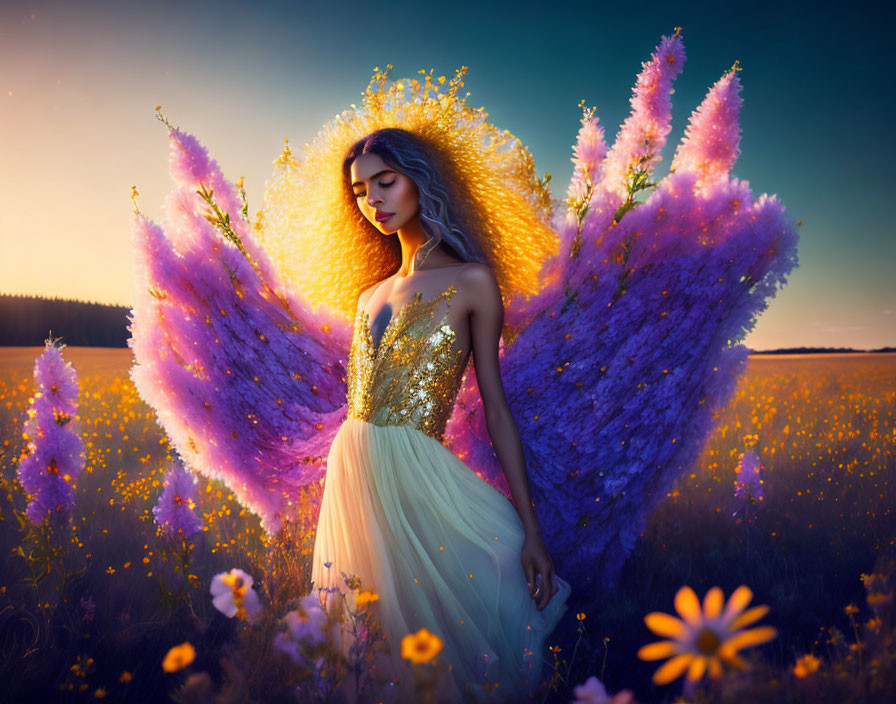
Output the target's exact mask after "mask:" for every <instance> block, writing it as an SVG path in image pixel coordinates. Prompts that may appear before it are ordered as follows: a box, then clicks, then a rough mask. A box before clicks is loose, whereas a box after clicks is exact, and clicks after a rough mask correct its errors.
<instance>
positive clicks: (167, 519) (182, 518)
mask: <svg viewBox="0 0 896 704" xmlns="http://www.w3.org/2000/svg"><path fill="white" fill-rule="evenodd" d="M164 487H165V488H164V489H163V490H162V494H161V495H160V496H159V501H158V503H157V504H156V505H155V506H153V509H152V513H153V516H155V519H156V523H158V524H159V526H160V527H161V529H162V531H163V532H164V533H165V534H166V535H168V536H169V537H177V536H183V537H184V538H189V537H190V536H191V535H193V534H194V533H197V532H198V531H200V530H202V519H200V518H199V516H197V515H196V513H195V511H194V509H195V508H196V479H195V478H194V477H193V475H192V474H191V473H190V472H188V471H187V470H186V469H185V468H184V466H183V465H182V464H181V463H180V462H172V463H171V465H170V467H169V468H168V470H167V471H166V472H165V481H164Z"/></svg>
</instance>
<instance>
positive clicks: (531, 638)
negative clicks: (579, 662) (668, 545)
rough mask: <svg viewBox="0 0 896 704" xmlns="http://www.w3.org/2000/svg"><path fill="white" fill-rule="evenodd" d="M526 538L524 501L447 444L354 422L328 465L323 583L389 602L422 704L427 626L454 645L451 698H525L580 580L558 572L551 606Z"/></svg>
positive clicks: (405, 686)
mask: <svg viewBox="0 0 896 704" xmlns="http://www.w3.org/2000/svg"><path fill="white" fill-rule="evenodd" d="M523 539H524V532H523V527H522V522H521V520H520V517H519V515H518V514H517V512H516V509H515V508H514V507H513V504H512V503H511V502H510V501H509V500H508V499H507V498H506V497H505V496H504V495H503V494H502V493H501V492H500V491H498V490H497V489H495V488H494V487H493V486H491V485H490V484H488V483H487V482H485V481H484V480H482V479H481V478H479V477H478V476H477V475H476V474H475V473H474V472H473V471H471V470H470V468H469V467H467V466H466V465H465V464H464V463H463V462H462V461H461V460H460V459H458V458H457V457H456V456H455V455H454V454H453V453H452V452H451V451H450V450H448V449H447V448H446V447H445V446H444V445H442V444H441V443H440V442H439V441H438V440H436V439H435V438H432V437H430V436H429V435H427V434H425V433H423V432H421V431H419V430H417V429H416V428H413V427H411V426H379V425H373V424H371V423H368V422H365V421H362V420H357V419H354V418H349V419H347V420H346V421H345V423H343V425H342V426H341V428H340V429H339V431H338V432H337V434H336V437H335V438H334V440H333V444H332V446H331V448H330V452H329V456H328V460H327V474H326V480H325V485H324V492H323V497H322V503H321V509H320V517H319V519H318V525H317V536H316V538H315V545H314V558H313V563H312V580H313V587H314V589H315V590H316V589H317V587H337V588H338V589H339V591H341V592H346V591H347V588H346V586H345V584H344V581H343V578H342V573H343V572H345V573H347V574H356V575H358V576H359V577H360V578H361V580H362V587H361V588H362V589H364V590H370V591H374V592H376V593H377V594H378V595H379V599H378V600H377V601H375V602H373V603H372V604H371V607H372V608H374V611H375V614H376V616H377V618H378V620H379V622H380V625H381V627H382V630H383V634H384V635H385V636H386V638H387V642H388V644H389V646H390V655H389V656H388V662H389V665H390V666H391V667H392V668H393V673H394V674H395V677H396V679H397V681H398V684H397V685H396V687H395V690H396V692H397V696H398V701H411V699H410V698H408V697H409V695H410V692H411V689H410V688H411V687H412V686H413V676H412V673H411V669H410V664H409V663H408V662H407V661H404V660H403V659H402V657H401V640H402V638H404V636H406V635H407V634H409V633H416V632H417V631H418V630H419V629H421V628H423V627H425V628H426V629H427V630H428V631H430V632H431V633H433V634H435V635H437V636H438V637H439V638H440V639H441V640H442V642H443V649H442V651H441V652H440V653H439V654H438V656H437V658H440V659H442V660H443V661H444V662H446V663H447V664H448V666H449V668H450V674H451V677H450V678H449V679H450V680H451V681H450V682H449V683H448V686H449V689H450V692H451V693H452V694H451V697H450V698H449V699H450V700H452V701H525V699H526V697H527V696H528V695H529V694H530V693H533V692H535V691H537V689H538V686H539V684H540V682H541V677H542V674H543V670H544V666H545V665H546V664H547V663H548V658H547V657H546V653H545V652H544V649H545V639H546V638H547V636H548V635H549V634H550V633H551V631H552V630H553V629H554V627H555V626H556V624H557V622H558V621H559V620H560V617H561V616H562V615H563V614H564V613H565V612H566V610H567V606H566V601H567V599H568V597H569V593H570V585H569V584H568V583H567V582H566V581H565V580H563V579H562V578H560V577H557V576H555V582H556V584H557V586H558V591H557V592H556V593H555V595H554V596H553V598H552V599H551V601H550V603H549V604H548V606H547V607H545V609H544V610H543V611H539V610H538V609H537V608H536V605H535V603H536V602H535V601H534V600H533V599H532V598H531V597H530V596H529V593H528V589H527V586H526V579H525V575H524V573H523V568H522V565H521V563H520V549H521V548H522V545H523ZM325 563H330V566H329V567H326V564H325ZM337 598H339V597H338V595H337ZM495 683H497V685H498V686H497V688H494V684H495ZM486 684H490V686H489V687H485V685H486ZM483 693H486V694H485V695H484V694H483Z"/></svg>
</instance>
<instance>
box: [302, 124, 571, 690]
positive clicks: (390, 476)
mask: <svg viewBox="0 0 896 704" xmlns="http://www.w3.org/2000/svg"><path fill="white" fill-rule="evenodd" d="M343 174H344V177H345V187H346V188H347V189H351V195H352V196H353V197H354V198H355V200H356V202H357V208H358V209H359V211H360V212H361V214H363V217H364V218H365V219H366V221H367V222H369V223H370V224H371V225H372V226H373V227H375V228H376V230H377V232H378V233H380V234H381V236H383V237H385V238H387V240H389V242H388V243H384V246H391V247H395V248H396V250H400V257H401V264H400V266H399V268H398V270H397V271H396V272H395V273H394V274H392V275H391V276H390V277H388V278H387V279H385V280H384V281H381V282H378V283H376V284H374V285H373V286H370V287H369V288H367V289H366V290H364V291H363V292H362V293H361V295H360V297H359V299H358V306H357V312H356V315H355V329H354V335H353V340H352V345H351V356H350V360H349V369H348V374H349V379H348V384H349V389H348V395H349V410H348V418H347V419H346V421H345V423H344V424H343V425H342V426H341V427H340V429H339V432H338V433H337V435H336V437H335V438H334V441H333V444H332V446H331V449H330V453H329V456H328V460H327V474H326V483H325V486H324V494H323V498H322V503H321V511H320V516H319V520H318V528H317V536H316V540H315V547H314V558H313V563H312V564H313V568H312V579H313V582H314V585H315V587H316V588H324V589H330V590H333V589H339V590H340V591H346V588H345V585H344V582H343V583H342V584H340V582H342V576H341V575H342V573H349V574H356V575H358V576H359V577H360V578H361V580H362V585H363V588H365V589H369V590H372V591H374V592H376V593H377V594H378V596H379V599H378V600H377V601H376V602H374V606H375V608H376V610H377V616H378V619H379V622H380V624H381V626H382V628H383V632H384V634H385V635H386V636H387V638H388V639H389V640H390V642H391V646H392V658H393V664H394V666H395V667H396V668H398V670H399V671H401V669H402V668H401V663H400V659H399V653H398V644H399V643H400V641H401V638H402V637H404V636H405V635H407V634H408V633H413V632H416V631H418V630H419V629H420V628H426V629H427V630H429V631H430V632H432V633H434V634H435V635H437V636H438V637H439V638H440V639H441V640H442V642H443V643H444V649H443V651H442V653H441V654H440V655H441V656H442V657H443V658H444V660H445V661H447V662H448V664H449V665H450V666H451V673H452V676H453V681H454V690H453V691H454V694H455V696H456V698H459V697H460V696H461V693H462V692H465V691H474V692H475V691H477V689H481V687H482V686H483V685H494V684H495V683H497V685H498V692H499V693H500V694H501V695H502V698H503V697H508V698H515V699H516V700H520V698H522V697H523V696H524V695H525V694H526V693H527V692H530V691H534V690H535V689H536V688H537V686H538V684H539V682H540V676H541V666H542V662H543V656H542V652H541V650H542V646H543V644H544V638H545V637H546V636H547V635H548V634H549V633H550V631H551V630H552V629H553V627H554V626H555V625H556V623H557V621H558V620H559V618H560V616H561V615H562V614H563V613H564V612H565V611H566V606H565V601H566V599H567V597H568V595H569V591H570V588H569V585H568V584H567V583H566V582H565V581H564V580H563V579H561V578H559V577H557V576H556V575H555V574H554V566H553V562H552V560H551V557H550V555H549V554H548V551H547V549H546V547H545V544H544V541H543V539H542V536H541V530H540V527H539V524H538V520H537V517H536V515H535V512H534V509H533V507H532V502H531V499H530V495H529V489H528V482H527V475H526V468H525V462H524V459H523V451H522V446H521V444H520V439H519V434H518V432H517V429H516V425H515V424H514V421H513V417H512V415H511V413H510V409H509V407H508V405H507V401H506V399H505V397H504V391H503V388H502V385H501V377H500V371H499V367H498V342H499V338H500V335H501V329H502V324H503V306H502V297H501V291H500V289H499V286H498V282H497V281H496V278H495V276H494V274H493V273H492V270H491V268H490V267H489V266H488V265H487V264H486V263H484V259H485V257H484V255H483V254H482V249H481V248H480V247H478V246H477V243H476V240H475V239H474V237H473V236H472V233H471V232H470V231H469V229H468V228H469V224H468V223H469V220H467V219H465V218H463V217H462V216H461V215H460V213H459V212H458V211H457V209H455V207H454V203H455V201H454V199H453V198H452V196H453V195H455V194H454V193H453V192H452V189H451V188H450V187H449V186H448V182H447V180H446V179H444V177H443V175H442V174H441V173H440V170H439V168H438V166H437V159H436V157H435V156H434V155H433V154H432V153H431V151H430V150H429V149H428V148H427V146H426V145H425V144H424V142H423V141H422V140H420V139H418V138H417V137H415V135H414V134H412V133H411V132H408V131H405V130H401V129H396V128H384V129H380V130H377V131H375V132H373V133H371V134H370V135H368V136H366V137H365V138H363V139H361V140H359V141H358V142H356V143H355V144H354V145H353V146H352V147H351V148H350V149H349V152H348V155H347V156H346V158H345V161H344V167H343ZM396 240H397V241H396ZM471 352H472V355H473V360H474V367H475V372H476V380H477V383H478V386H479V389H480V393H481V396H482V403H483V408H484V412H485V417H486V418H487V427H488V431H489V435H490V437H491V440H492V444H493V446H494V449H495V453H496V455H497V457H498V459H499V461H500V462H501V466H502V468H503V469H504V472H505V474H506V476H507V480H508V484H509V486H510V489H511V492H512V495H513V501H514V504H515V506H516V509H515V510H514V508H513V505H511V503H510V502H509V501H507V499H506V498H505V497H504V496H503V495H502V494H501V493H500V492H499V491H498V490H497V489H495V488H494V487H492V486H491V485H489V484H488V483H486V482H485V481H483V480H482V479H480V478H479V477H478V476H476V475H475V474H474V473H473V472H472V471H471V470H470V469H469V468H468V467H466V466H465V465H464V464H463V463H462V462H461V461H460V460H459V459H458V458H457V457H455V456H454V455H453V454H452V453H451V452H450V451H449V450H448V449H447V448H446V447H445V446H444V445H443V444H441V442H440V440H441V439H442V434H443V432H444V429H445V423H446V421H447V419H448V416H449V415H450V412H451V408H452V406H453V403H454V400H455V397H456V395H457V391H458V388H459V385H460V381H461V376H462V374H463V372H464V370H465V368H466V366H467V363H468V361H469V358H470V354H471ZM517 512H518V513H517ZM399 679H401V680H402V682H401V686H402V687H408V686H409V685H410V682H409V678H408V677H407V671H406V670H405V676H404V677H401V676H399ZM402 691H405V692H409V690H407V689H404V690H402Z"/></svg>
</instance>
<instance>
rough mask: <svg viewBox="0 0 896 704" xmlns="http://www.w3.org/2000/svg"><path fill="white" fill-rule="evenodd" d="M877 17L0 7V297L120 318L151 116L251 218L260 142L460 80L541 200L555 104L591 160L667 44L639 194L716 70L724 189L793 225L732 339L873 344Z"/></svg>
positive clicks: (881, 93) (888, 77) (148, 190)
mask: <svg viewBox="0 0 896 704" xmlns="http://www.w3.org/2000/svg"><path fill="white" fill-rule="evenodd" d="M891 5H892V3H885V2H867V1H866V0H860V1H858V2H850V3H845V2H844V3H838V4H830V5H828V4H826V3H811V4H808V3H805V2H802V3H796V2H793V3H788V2H754V3H751V2H739V3H733V2H720V1H718V0H717V1H715V2H678V3H673V2H652V1H644V0H639V1H638V2H632V3H623V2H615V3H603V2H588V3H584V2H583V3H571V2H565V1H564V0H550V1H547V0H543V1H542V2H527V1H524V0H517V1H515V2H501V3H489V2H483V1H481V0H480V2H450V3H443V4H438V3H431V2H426V3H423V2H405V1H404V0H391V1H389V2H364V3H361V2H356V1H355V0H339V2H333V3H302V2H293V3H288V4H287V3H282V4H281V3H273V2H265V1H264V0H258V1H256V2H251V3H238V2H187V1H185V0H180V1H178V2H170V1H168V0H162V1H159V0H156V1H154V2H140V3H136V2H126V1H124V0H117V1H116V2H91V1H89V0H84V1H79V2H75V1H68V2H60V1H58V0H57V1H56V2H19V1H16V0H13V1H12V2H10V1H8V0H0V66H2V67H3V68H2V70H0V81H2V84H0V164H2V168H0V245H2V249H0V292H3V293H21V294H41V295H46V296H60V297H65V298H78V299H82V300H90V301H99V302H103V303H115V304H121V305H130V304H131V301H132V291H133V287H134V271H133V260H132V253H131V247H130V223H131V217H132V205H131V201H130V190H131V186H132V185H136V186H137V187H138V189H139V191H140V197H139V199H138V202H139V204H140V207H141V210H143V212H145V213H146V214H148V215H149V216H150V217H153V218H157V216H158V214H159V211H160V205H161V202H162V198H163V196H164V194H165V192H167V190H168V188H169V180H168V175H167V163H166V162H167V131H166V129H165V127H164V125H162V124H161V123H160V122H158V121H157V120H156V119H155V116H154V114H153V108H154V106H155V105H157V104H160V105H161V106H162V110H163V112H164V113H165V115H166V116H167V117H168V119H169V120H171V122H172V123H174V124H176V125H178V126H179V127H181V128H182V129H185V130H186V131H188V132H192V133H193V134H195V135H197V136H198V137H199V138H200V139H201V140H202V142H203V143H204V144H205V145H206V146H207V147H208V148H209V150H210V151H211V154H212V155H213V156H214V157H215V158H216V159H217V160H218V162H219V163H220V164H221V166H222V168H223V169H224V172H225V174H226V175H227V176H228V178H230V179H231V180H236V178H238V177H239V176H245V179H246V187H247V192H248V197H249V208H250V212H251V213H254V212H255V211H256V210H257V209H258V208H259V207H260V206H261V201H262V193H263V188H264V181H265V179H267V178H268V177H269V176H270V174H271V169H272V166H271V162H272V160H273V159H274V158H276V156H277V155H278V154H279V152H280V150H281V148H282V145H283V138H284V137H288V138H289V139H290V142H292V143H293V144H295V145H300V144H302V143H303V142H306V141H309V140H310V139H311V138H312V137H313V136H314V134H315V133H316V132H317V130H318V129H319V128H320V127H321V126H322V125H323V124H324V123H325V122H326V121H327V120H329V119H330V118H332V117H333V115H335V114H336V113H337V112H339V111H341V110H343V109H344V108H346V107H348V105H349V104H350V103H358V102H360V94H361V92H362V91H363V90H364V88H365V87H366V86H367V82H368V80H369V78H370V74H371V72H372V69H373V67H374V66H380V67H384V66H385V65H386V64H387V63H391V64H393V65H394V67H395V68H394V70H393V71H392V74H391V75H392V76H393V77H399V76H409V77H413V76H414V75H415V74H416V72H417V70H418V69H421V68H425V69H429V68H433V69H434V70H435V75H437V76H438V75H447V76H451V75H453V73H454V69H455V68H456V67H459V66H461V65H466V66H468V67H469V70H468V72H467V75H466V78H465V86H466V88H465V90H467V91H469V92H470V96H469V98H468V99H467V102H468V104H469V105H471V106H473V107H479V106H484V107H485V108H486V110H487V111H488V112H489V117H490V119H491V120H492V121H493V122H494V123H495V124H497V125H498V126H499V127H501V128H503V129H508V130H510V132H512V133H513V134H515V135H516V136H517V137H519V138H520V139H521V140H522V141H523V142H524V143H525V144H527V145H528V146H529V148H530V149H531V151H532V153H533V155H534V157H535V163H536V167H537V169H538V171H539V172H541V173H543V172H545V171H549V172H551V174H552V175H553V180H554V194H555V197H562V196H563V193H564V192H565V185H566V183H568V181H569V178H570V176H571V174H572V164H571V163H570V161H569V158H570V156H571V145H572V144H573V142H574V140H575V135H576V131H577V129H578V126H579V119H580V117H581V112H580V110H579V108H578V107H577V104H578V102H579V101H580V100H582V99H583V98H584V99H585V101H586V102H587V103H588V104H589V105H594V106H596V107H597V116H598V117H599V118H600V122H601V124H602V125H603V126H604V128H605V130H606V136H607V139H608V141H609V142H610V143H612V140H613V138H614V136H615V134H616V131H617V130H618V127H619V125H621V123H622V121H623V120H624V119H625V117H626V116H627V115H628V112H629V102H628V101H629V98H630V96H631V89H632V86H633V85H634V82H635V79H636V76H637V74H638V72H639V71H640V69H641V62H643V61H646V60H648V59H649V56H650V53H651V51H653V49H654V47H655V46H656V45H657V44H658V43H659V41H660V38H661V36H662V35H664V34H665V35H671V34H672V33H673V32H674V27H675V26H681V27H682V37H683V39H684V45H685V49H686V51H687V55H688V58H687V62H686V63H685V66H684V72H683V73H682V75H681V76H679V78H678V79H677V81H676V83H675V94H674V95H673V96H672V100H673V103H674V106H673V128H672V133H671V134H670V135H669V141H668V143H667V145H666V148H665V150H664V151H663V157H664V159H663V162H661V163H660V165H659V166H658V170H657V172H656V176H657V177H661V176H662V175H665V173H667V171H668V164H669V161H670V160H671V157H672V154H673V153H674V149H675V146H676V145H677V143H678V141H679V139H680V138H681V136H682V135H683V133H684V129H685V126H686V123H687V119H688V117H689V115H690V113H691V111H692V110H693V109H694V108H696V107H697V105H698V104H699V103H700V101H701V100H702V98H703V96H704V95H705V93H706V91H707V90H708V88H709V87H710V86H711V85H712V83H714V82H715V81H716V80H717V79H718V78H719V77H720V76H721V75H722V73H723V72H724V71H725V70H726V69H727V68H729V67H730V66H731V64H732V63H733V62H734V60H735V59H738V60H739V61H740V65H741V67H742V68H743V71H742V72H741V75H740V78H741V81H742V83H743V85H744V89H743V92H742V97H743V99H744V105H743V110H742V114H741V126H742V141H741V151H742V155H741V157H740V159H739V161H738V162H737V164H736V165H735V167H734V170H733V175H734V176H736V177H738V178H741V179H745V180H747V181H749V182H750V186H751V188H752V189H753V194H754V197H756V196H758V195H759V194H760V193H770V194H771V193H774V194H777V195H778V197H779V198H780V199H781V201H782V202H783V203H784V205H785V207H786V208H787V210H788V212H789V213H790V214H791V215H792V216H793V218H794V219H801V220H802V227H801V229H800V239H801V241H800V249H799V257H800V266H799V268H798V269H797V270H796V271H795V272H794V273H793V274H792V275H791V277H790V281H789V282H788V284H787V285H786V286H785V287H784V288H783V289H782V290H781V291H780V292H779V293H778V295H777V297H776V298H774V299H772V301H771V302H770V305H769V308H768V310H766V311H765V313H763V314H762V316H761V317H760V318H759V321H758V322H757V324H756V327H755V328H754V330H753V331H752V332H751V333H750V334H749V335H748V336H747V338H746V340H745V343H746V344H747V345H749V346H751V347H753V348H756V349H768V348H773V347H790V346H799V345H810V346H841V345H842V346H853V347H858V348H871V347H879V346H883V345H896V324H894V321H896V274H894V270H896V237H894V235H896V233H894V227H893V226H892V224H891V220H890V212H889V209H888V206H889V202H887V200H885V195H884V194H885V189H886V190H887V191H891V190H892V189H893V184H892V182H891V181H890V179H889V178H888V177H887V176H886V175H885V174H884V173H883V172H882V170H883V166H885V165H887V164H892V163H893V157H894V153H893V152H894V148H893V141H892V119H893V118H892V116H893V103H894V100H893V80H892V68H891V66H892V51H891V50H890V43H892V37H893V36H894V30H896V23H894V21H893V20H894V15H893V10H892V9H889V8H890V7H891ZM888 67H890V68H888Z"/></svg>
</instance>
